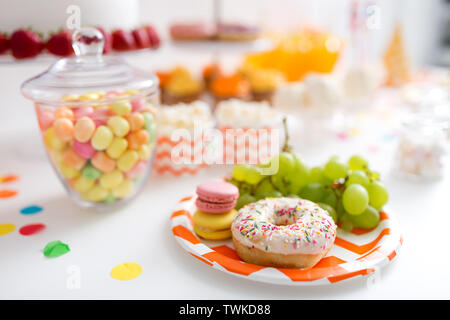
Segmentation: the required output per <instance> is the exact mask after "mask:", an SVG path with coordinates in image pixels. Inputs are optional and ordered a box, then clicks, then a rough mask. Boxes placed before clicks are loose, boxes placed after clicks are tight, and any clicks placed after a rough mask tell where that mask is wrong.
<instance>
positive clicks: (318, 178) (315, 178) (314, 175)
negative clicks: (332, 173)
mask: <svg viewBox="0 0 450 320" xmlns="http://www.w3.org/2000/svg"><path fill="white" fill-rule="evenodd" d="M309 182H310V183H312V182H318V183H321V184H323V185H329V184H331V180H329V179H328V178H327V177H325V175H324V174H323V168H322V167H313V168H311V169H310V170H309Z"/></svg>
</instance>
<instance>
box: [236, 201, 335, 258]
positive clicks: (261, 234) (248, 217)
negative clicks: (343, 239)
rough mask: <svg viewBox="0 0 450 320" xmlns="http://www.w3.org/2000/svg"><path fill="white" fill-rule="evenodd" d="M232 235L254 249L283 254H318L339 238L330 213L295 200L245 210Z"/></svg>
mask: <svg viewBox="0 0 450 320" xmlns="http://www.w3.org/2000/svg"><path fill="white" fill-rule="evenodd" d="M231 231H232V233H233V237H234V238H235V239H236V240H237V241H239V242H240V243H242V244H243V245H245V246H247V247H249V248H250V249H251V248H258V249H260V250H262V251H265V252H274V253H281V254H318V253H320V252H323V251H324V250H327V249H329V248H330V247H331V245H332V244H333V243H334V240H335V238H336V224H335V223H334V221H333V219H332V218H331V216H330V215H329V214H328V212H327V211H325V210H323V209H322V208H320V207H319V206H318V205H317V204H315V203H313V202H311V201H308V200H303V199H295V198H269V199H264V200H260V201H258V202H255V203H251V204H249V205H247V206H245V207H243V208H241V209H240V210H239V213H238V215H237V216H236V217H235V218H234V220H233V223H232V225H231Z"/></svg>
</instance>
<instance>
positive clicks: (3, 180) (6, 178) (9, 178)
mask: <svg viewBox="0 0 450 320" xmlns="http://www.w3.org/2000/svg"><path fill="white" fill-rule="evenodd" d="M17 180H19V176H16V175H15V174H9V175H6V176H0V183H7V182H14V181H17Z"/></svg>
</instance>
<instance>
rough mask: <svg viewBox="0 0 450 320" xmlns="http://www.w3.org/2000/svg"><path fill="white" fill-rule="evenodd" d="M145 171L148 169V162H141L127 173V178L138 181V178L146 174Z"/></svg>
mask: <svg viewBox="0 0 450 320" xmlns="http://www.w3.org/2000/svg"><path fill="white" fill-rule="evenodd" d="M145 169H147V162H145V161H139V162H138V163H136V164H135V165H134V167H133V168H131V169H130V170H128V171H127V172H126V173H125V176H126V177H127V178H128V179H136V178H138V177H139V176H140V175H141V174H143V173H144V172H145Z"/></svg>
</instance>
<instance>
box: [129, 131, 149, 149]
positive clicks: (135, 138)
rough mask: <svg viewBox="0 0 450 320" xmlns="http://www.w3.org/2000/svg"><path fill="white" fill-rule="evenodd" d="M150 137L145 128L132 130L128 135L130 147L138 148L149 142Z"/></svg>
mask: <svg viewBox="0 0 450 320" xmlns="http://www.w3.org/2000/svg"><path fill="white" fill-rule="evenodd" d="M148 137H149V134H148V132H147V131H146V130H144V129H142V130H139V131H136V132H132V133H130V134H129V135H128V136H127V141H128V147H129V148H130V149H133V150H137V149H139V147H140V146H142V145H143V144H146V143H147V142H148Z"/></svg>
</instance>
